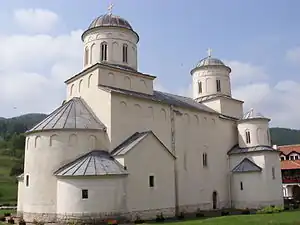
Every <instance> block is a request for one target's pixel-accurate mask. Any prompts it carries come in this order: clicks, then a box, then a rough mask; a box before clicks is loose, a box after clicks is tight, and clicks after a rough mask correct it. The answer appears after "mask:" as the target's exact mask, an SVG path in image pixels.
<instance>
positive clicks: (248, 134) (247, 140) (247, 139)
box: [246, 130, 251, 144]
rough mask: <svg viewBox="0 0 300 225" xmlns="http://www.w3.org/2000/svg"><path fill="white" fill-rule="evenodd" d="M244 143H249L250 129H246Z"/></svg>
mask: <svg viewBox="0 0 300 225" xmlns="http://www.w3.org/2000/svg"><path fill="white" fill-rule="evenodd" d="M246 143H247V144H250V143H251V137H250V131H248V130H247V131H246Z"/></svg>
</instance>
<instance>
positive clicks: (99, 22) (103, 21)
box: [88, 14, 133, 30]
mask: <svg viewBox="0 0 300 225" xmlns="http://www.w3.org/2000/svg"><path fill="white" fill-rule="evenodd" d="M96 27H122V28H126V29H129V30H133V29H132V27H131V25H130V24H129V22H128V21H127V20H125V19H123V18H121V17H120V16H116V15H112V14H105V15H101V16H99V17H97V18H96V19H94V20H93V22H92V23H91V25H90V26H89V28H88V29H93V28H96Z"/></svg>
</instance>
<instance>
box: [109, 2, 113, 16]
mask: <svg viewBox="0 0 300 225" xmlns="http://www.w3.org/2000/svg"><path fill="white" fill-rule="evenodd" d="M113 7H114V4H113V3H110V4H109V6H108V14H109V15H111V14H112V10H113Z"/></svg>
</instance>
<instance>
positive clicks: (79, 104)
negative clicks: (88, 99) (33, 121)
mask: <svg viewBox="0 0 300 225" xmlns="http://www.w3.org/2000/svg"><path fill="white" fill-rule="evenodd" d="M57 129H94V130H98V129H99V130H102V129H105V125H104V124H103V123H102V122H101V121H99V120H98V119H97V117H96V116H95V115H94V113H93V112H92V110H91V109H89V107H88V106H87V105H86V103H85V102H84V101H83V99H81V98H72V99H71V100H69V101H68V102H66V103H64V104H63V105H62V106H60V107H59V108H58V109H56V110H55V111H54V112H52V113H51V114H50V115H49V116H48V117H47V118H45V119H44V120H43V121H42V122H40V123H39V124H37V125H36V126H35V127H33V128H32V129H31V130H29V131H27V133H29V132H34V131H44V130H57Z"/></svg>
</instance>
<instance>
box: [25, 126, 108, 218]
mask: <svg viewBox="0 0 300 225" xmlns="http://www.w3.org/2000/svg"><path fill="white" fill-rule="evenodd" d="M95 137H96V138H97V139H96V141H95ZM26 139H27V148H26V149H25V164H24V182H25V187H24V192H23V212H24V219H25V218H26V220H28V221H32V220H33V219H34V218H33V217H34V216H36V215H34V214H30V212H35V213H50V214H51V213H55V212H56V177H55V176H54V175H53V173H54V172H55V171H56V170H57V169H59V168H60V167H61V166H63V165H64V164H65V163H68V162H70V160H74V159H76V157H79V156H80V155H83V154H85V153H87V152H90V151H91V150H92V148H94V146H95V147H96V148H97V149H103V150H105V149H107V146H106V145H107V140H106V139H107V137H106V134H105V133H103V132H95V131H94V132H92V131H91V132H90V131H88V130H85V131H78V130H77V131H48V132H47V131H44V132H43V133H32V134H30V135H28V136H27V138H26ZM26 179H28V186H27V185H26ZM26 213H27V214H26Z"/></svg>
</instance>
